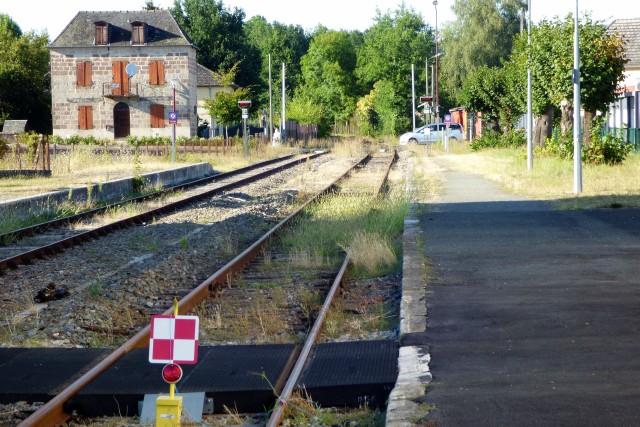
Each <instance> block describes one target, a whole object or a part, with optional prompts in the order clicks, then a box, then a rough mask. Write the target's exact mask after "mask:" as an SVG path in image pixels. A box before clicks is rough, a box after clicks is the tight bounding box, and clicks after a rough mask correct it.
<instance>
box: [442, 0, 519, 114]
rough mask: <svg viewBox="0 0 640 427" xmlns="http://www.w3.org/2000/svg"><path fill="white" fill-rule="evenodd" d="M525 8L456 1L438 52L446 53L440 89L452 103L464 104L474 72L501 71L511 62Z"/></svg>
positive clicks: (495, 1)
mask: <svg viewBox="0 0 640 427" xmlns="http://www.w3.org/2000/svg"><path fill="white" fill-rule="evenodd" d="M523 3H524V4H523ZM525 4H526V1H524V2H523V1H521V0H455V3H454V5H453V12H454V13H455V15H456V20H455V21H453V22H452V23H451V24H450V25H448V26H446V27H445V28H444V29H443V31H442V33H441V34H440V35H439V38H440V40H441V41H440V43H439V44H440V46H439V49H440V50H441V52H444V55H443V56H442V57H441V58H440V64H439V70H440V73H439V75H440V79H439V80H440V87H441V89H442V90H443V91H444V92H446V93H447V94H448V95H449V96H450V97H451V99H452V101H453V102H457V103H459V102H461V100H462V99H461V95H462V88H463V85H464V82H465V81H466V80H467V77H468V76H469V75H472V74H473V73H474V72H475V70H477V69H478V68H480V67H482V66H487V67H500V66H501V62H502V60H506V59H508V58H509V55H510V54H511V50H512V45H513V39H514V36H515V35H516V34H517V33H518V32H519V31H520V18H519V12H520V11H521V9H522V8H523V7H524V6H525Z"/></svg>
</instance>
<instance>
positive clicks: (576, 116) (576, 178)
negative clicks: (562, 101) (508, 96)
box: [573, 0, 582, 194]
mask: <svg viewBox="0 0 640 427" xmlns="http://www.w3.org/2000/svg"><path fill="white" fill-rule="evenodd" d="M573 193H574V194H580V193H582V146H581V144H580V41H579V37H578V0H576V15H575V16H574V31H573Z"/></svg>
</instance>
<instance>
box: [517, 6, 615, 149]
mask: <svg viewBox="0 0 640 427" xmlns="http://www.w3.org/2000/svg"><path fill="white" fill-rule="evenodd" d="M573 33H574V20H573V16H572V15H571V14H570V15H568V16H567V17H566V18H565V19H563V20H561V19H558V18H556V19H554V20H551V21H549V20H543V21H542V22H540V23H539V24H538V25H536V26H534V27H533V28H532V31H531V45H530V46H527V44H526V43H524V42H522V43H516V49H515V50H514V55H513V58H514V59H513V60H512V61H514V62H520V63H522V61H523V58H526V57H527V56H528V57H529V60H528V61H529V62H528V64H529V65H530V68H531V75H532V93H533V111H534V114H536V116H537V117H536V126H535V132H534V140H535V143H536V144H538V145H542V144H543V143H544V138H549V137H550V136H551V130H552V124H553V117H554V115H555V111H556V110H558V109H559V110H560V111H561V112H562V130H563V131H567V130H569V129H570V128H571V126H572V117H573V105H572V104H573V80H572V72H573V71H572V70H573ZM579 42H580V96H581V101H582V108H583V109H584V110H585V114H584V122H583V126H584V132H583V135H584V143H585V145H588V144H589V141H590V135H591V132H590V128H591V124H592V121H593V117H594V116H595V114H596V111H606V110H607V109H608V106H609V104H610V103H612V102H613V101H615V99H616V97H617V95H616V89H617V88H618V86H619V85H620V83H621V82H622V81H623V78H624V64H625V63H626V62H627V59H626V58H625V57H624V44H623V41H622V39H621V38H620V36H619V35H616V34H610V33H608V32H607V27H606V26H605V24H604V23H602V22H596V21H593V20H592V19H591V18H590V16H589V15H584V16H583V18H581V19H580V22H579ZM522 96H524V94H523V95H522Z"/></svg>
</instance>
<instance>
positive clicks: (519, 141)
mask: <svg viewBox="0 0 640 427" xmlns="http://www.w3.org/2000/svg"><path fill="white" fill-rule="evenodd" d="M526 143H527V137H526V135H525V134H524V132H522V131H519V130H510V131H509V132H507V133H506V134H500V133H498V132H491V131H487V132H484V133H483V135H482V137H480V138H478V139H476V140H473V141H472V142H471V144H470V147H471V149H472V150H473V151H479V150H482V149H485V148H508V147H520V146H523V145H526Z"/></svg>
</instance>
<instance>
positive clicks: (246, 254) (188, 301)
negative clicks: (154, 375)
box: [20, 155, 370, 427]
mask: <svg viewBox="0 0 640 427" xmlns="http://www.w3.org/2000/svg"><path fill="white" fill-rule="evenodd" d="M369 158H370V155H365V156H363V157H362V158H361V159H360V160H359V161H358V162H357V163H356V164H354V165H353V166H352V167H351V168H350V169H349V170H347V171H346V172H344V173H343V174H342V175H340V177H338V178H337V179H336V180H334V182H333V183H331V184H329V185H328V186H327V187H325V188H324V189H323V190H322V191H320V192H319V193H318V194H316V196H315V197H314V198H312V199H310V200H308V201H307V202H306V203H304V204H303V205H302V206H300V207H299V208H298V209H296V210H295V211H294V212H292V213H291V214H290V215H289V216H287V217H286V218H285V219H283V220H282V221H280V222H279V223H278V224H276V226H274V227H273V228H272V229H271V230H269V231H268V232H267V233H266V234H265V235H263V236H262V237H260V239H258V240H257V241H256V242H255V243H253V244H252V245H251V246H249V247H248V248H247V249H245V250H244V251H243V252H242V253H241V254H239V255H238V256H236V257H235V258H234V259H233V260H231V261H229V262H228V263H227V264H226V265H225V266H224V267H222V268H221V269H220V270H218V271H217V272H216V273H214V274H213V275H212V276H210V277H209V278H208V279H206V280H205V281H204V282H202V283H201V284H200V285H198V286H197V287H196V288H195V289H193V290H192V291H191V292H190V293H189V294H188V295H186V296H184V297H183V298H182V299H181V300H180V301H179V302H178V310H179V312H180V313H185V312H188V311H189V310H191V309H192V308H194V307H195V306H197V305H198V304H199V303H200V302H201V301H202V300H204V299H205V298H206V297H207V296H209V294H210V293H212V292H213V291H215V290H216V289H218V287H222V286H224V285H225V284H226V282H227V280H228V278H229V277H231V276H232V275H233V274H234V273H236V272H239V271H240V270H242V268H244V267H245V266H246V265H247V264H249V262H251V261H252V260H253V259H254V258H255V257H256V256H257V255H259V254H260V252H261V248H262V246H263V245H264V244H265V242H266V241H267V240H268V239H269V238H270V237H272V236H273V235H274V234H276V233H277V232H278V231H280V229H282V228H283V227H284V226H285V225H286V224H287V223H288V222H289V221H290V220H291V219H292V218H294V217H295V216H297V215H298V214H299V213H300V212H301V211H302V210H303V209H304V208H306V207H307V206H308V205H309V204H311V203H314V202H315V201H317V200H318V198H319V197H320V196H321V195H323V194H325V193H327V192H329V191H331V190H332V189H333V188H334V187H335V185H336V183H337V182H338V181H340V180H342V179H343V178H344V177H346V176H347V175H348V174H349V173H350V172H351V170H353V169H354V168H355V167H357V166H358V165H360V164H362V163H364V162H365V161H367V160H368V159H369ZM172 313H173V308H169V309H167V310H166V311H165V312H164V314H172ZM150 329H151V327H150V325H147V326H146V327H145V328H144V329H142V330H141V331H140V332H138V333H137V334H135V335H134V336H133V337H131V338H129V339H128V340H127V341H126V342H125V343H124V344H122V345H121V346H120V347H118V348H117V349H116V350H115V351H114V352H113V353H111V354H110V355H109V356H107V357H106V358H105V359H103V360H102V361H100V362H98V363H97V364H96V365H95V366H93V367H92V368H91V369H90V370H89V371H87V372H86V373H85V374H84V375H82V376H81V377H80V378H78V379H77V380H76V381H74V382H73V383H72V384H70V385H69V386H68V387H67V388H65V389H64V390H62V392H60V393H59V394H58V395H57V396H55V397H54V398H53V399H51V400H50V401H48V402H47V403H45V404H44V405H43V406H41V407H40V408H39V409H38V410H37V411H36V412H34V413H33V414H31V415H30V416H29V417H28V418H27V419H25V420H24V421H23V422H22V423H21V424H20V426H24V427H28V426H38V427H39V426H55V425H60V424H62V423H64V422H66V421H67V420H68V419H69V418H70V415H69V414H67V413H66V412H64V404H65V403H66V402H67V401H68V400H69V399H71V398H72V397H73V396H75V395H76V394H77V393H78V392H79V391H80V390H82V389H83V388H84V387H85V386H87V385H88V384H89V383H90V382H91V381H93V380H94V379H95V378H96V377H98V375H100V374H101V373H103V372H104V371H106V370H107V368H109V367H110V366H111V365H113V364H114V363H115V362H116V361H117V360H118V359H120V358H121V357H122V356H124V355H126V354H127V353H129V352H130V351H131V350H133V349H134V348H136V347H145V346H148V345H149V333H150Z"/></svg>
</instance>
